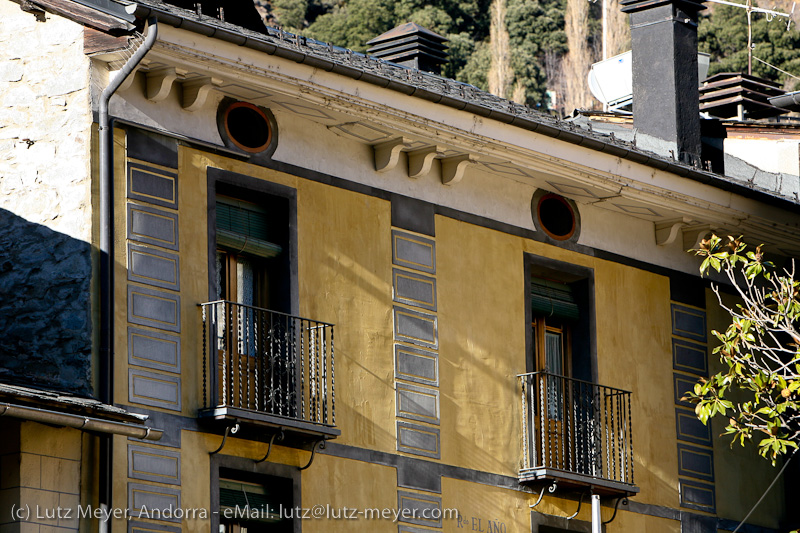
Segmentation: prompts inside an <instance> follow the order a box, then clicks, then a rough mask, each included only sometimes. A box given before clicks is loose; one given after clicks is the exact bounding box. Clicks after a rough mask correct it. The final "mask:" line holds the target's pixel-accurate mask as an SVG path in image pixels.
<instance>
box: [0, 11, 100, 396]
mask: <svg viewBox="0 0 800 533" xmlns="http://www.w3.org/2000/svg"><path fill="white" fill-rule="evenodd" d="M89 67H90V62H89V59H88V58H87V57H86V56H85V55H84V54H83V28H82V26H80V25H79V24H76V23H73V22H70V21H68V20H66V19H63V18H61V17H58V16H55V15H50V14H47V15H46V19H45V21H43V22H40V21H37V19H36V17H35V16H34V15H33V14H31V13H25V12H23V11H22V10H21V9H20V7H19V4H17V3H14V2H11V1H9V0H0V380H2V381H6V382H10V381H16V382H23V383H26V384H28V385H35V386H40V387H47V388H55V389H59V390H64V391H69V392H73V393H78V394H89V393H90V392H91V350H92V320H91V292H90V288H91V275H92V261H91V244H90V243H91V238H92V217H91V214H92V211H91V185H92V184H91V173H90V164H89V161H90V159H89V154H90V141H91V123H92V115H91V108H90V97H89V89H90V82H89V79H90V78H89V72H90V70H89Z"/></svg>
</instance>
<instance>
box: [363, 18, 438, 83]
mask: <svg viewBox="0 0 800 533" xmlns="http://www.w3.org/2000/svg"><path fill="white" fill-rule="evenodd" d="M446 42H447V39H445V38H444V37H442V36H441V35H439V34H436V33H433V32H432V31H430V30H428V29H426V28H423V27H422V26H420V25H419V24H415V23H413V22H407V23H406V24H403V25H401V26H398V27H396V28H394V29H393V30H389V31H387V32H386V33H384V34H383V35H379V36H377V37H375V38H374V39H372V40H370V41H367V44H368V45H371V46H372V48H369V49H368V50H367V53H368V54H370V55H372V56H373V57H378V58H381V59H385V60H386V61H391V62H393V63H397V64H399V65H403V66H405V67H411V68H415V69H417V70H424V71H425V72H433V73H434V74H438V72H439V66H440V65H441V64H442V63H445V62H447V46H446V45H445V43H446Z"/></svg>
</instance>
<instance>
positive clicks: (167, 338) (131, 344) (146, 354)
mask: <svg viewBox="0 0 800 533" xmlns="http://www.w3.org/2000/svg"><path fill="white" fill-rule="evenodd" d="M128 363H129V364H131V365H136V366H143V367H145V368H152V369H154V370H165V371H167V372H174V373H176V374H180V372H181V338H180V337H178V336H175V335H168V334H166V333H160V332H157V331H150V330H144V329H138V328H132V327H128Z"/></svg>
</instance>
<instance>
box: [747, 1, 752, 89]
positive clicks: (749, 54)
mask: <svg viewBox="0 0 800 533" xmlns="http://www.w3.org/2000/svg"><path fill="white" fill-rule="evenodd" d="M752 9H753V3H752V2H751V0H747V75H748V76H752V75H753V21H752V17H751V15H752Z"/></svg>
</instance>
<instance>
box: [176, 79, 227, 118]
mask: <svg viewBox="0 0 800 533" xmlns="http://www.w3.org/2000/svg"><path fill="white" fill-rule="evenodd" d="M220 85H222V80H221V79H219V78H213V77H208V76H204V77H202V78H195V79H191V80H187V81H185V82H183V101H182V102H181V107H183V108H184V109H185V110H186V111H197V110H198V109H200V108H201V107H203V105H204V104H205V103H206V100H207V99H208V95H209V94H211V91H213V90H214V89H215V88H217V87H219V86H220Z"/></svg>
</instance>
